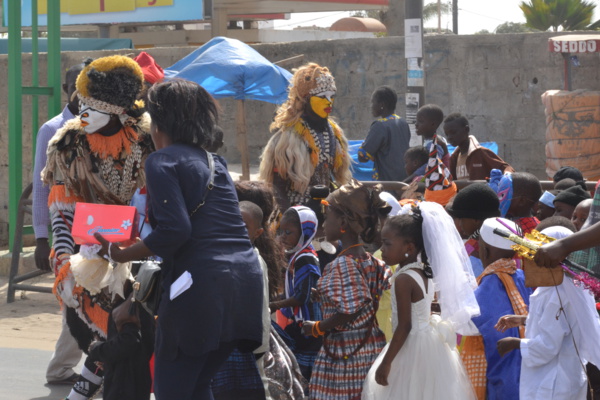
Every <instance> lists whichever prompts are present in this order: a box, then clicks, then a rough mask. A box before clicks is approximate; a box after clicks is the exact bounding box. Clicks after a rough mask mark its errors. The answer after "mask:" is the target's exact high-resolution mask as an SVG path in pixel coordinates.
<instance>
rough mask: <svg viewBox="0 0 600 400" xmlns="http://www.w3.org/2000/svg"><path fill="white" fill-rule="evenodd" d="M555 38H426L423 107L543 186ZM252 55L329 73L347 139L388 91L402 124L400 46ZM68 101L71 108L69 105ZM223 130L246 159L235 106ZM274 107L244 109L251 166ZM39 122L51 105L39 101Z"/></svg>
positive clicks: (3, 136)
mask: <svg viewBox="0 0 600 400" xmlns="http://www.w3.org/2000/svg"><path fill="white" fill-rule="evenodd" d="M554 35H555V34H553V33H535V34H533V33H530V34H506V35H471V36H452V35H441V36H427V37H426V38H425V49H426V50H425V58H424V60H425V68H426V102H428V103H436V104H438V105H440V106H441V107H442V109H443V110H444V112H445V113H446V114H449V113H451V112H461V113H463V114H465V115H466V117H467V118H468V119H469V121H470V125H471V132H472V133H473V134H474V135H476V136H477V137H478V139H479V140H480V141H496V142H498V144H499V153H500V156H501V157H503V158H504V159H506V160H507V161H508V162H510V163H511V164H512V165H513V166H514V167H515V168H516V169H517V170H524V171H529V172H532V173H534V174H535V175H537V176H538V177H540V178H546V176H545V172H544V163H545V156H544V144H545V136H544V134H545V117H544V109H543V105H542V103H541V100H540V95H541V94H542V93H543V92H545V91H546V90H550V89H561V88H563V85H564V82H563V59H562V56H561V55H560V54H553V53H550V52H549V51H548V45H547V40H548V38H549V37H551V36H554ZM253 47H254V48H255V49H256V50H257V51H258V52H260V53H261V54H262V55H263V56H265V57H266V58H267V59H269V60H270V61H273V62H275V61H279V60H283V59H286V58H290V57H293V56H297V55H300V54H304V62H308V61H314V62H317V63H319V64H321V65H325V66H328V67H329V69H330V70H331V71H332V73H333V75H334V76H335V78H336V83H337V88H338V94H337V98H336V102H335V105H334V111H333V116H334V117H335V118H336V119H337V120H338V122H339V123H340V125H341V127H342V128H343V129H344V131H345V132H346V135H347V136H348V137H349V138H350V139H362V138H364V136H365V134H366V132H367V130H368V127H369V125H370V123H371V121H372V117H371V113H370V97H371V93H372V92H373V90H374V89H375V88H377V87H378V86H380V85H389V86H392V87H394V88H396V89H397V90H398V95H399V99H398V109H397V112H398V113H399V114H400V115H404V101H405V100H404V96H403V90H404V87H405V59H404V40H403V38H402V37H387V38H364V39H345V40H324V41H307V42H293V43H269V44H257V45H253ZM194 49H195V48H192V47H169V48H153V49H148V50H147V51H148V52H149V53H151V54H152V55H153V56H154V57H155V58H156V60H157V62H158V63H159V64H160V65H162V66H163V67H168V66H170V65H173V64H174V63H175V62H176V61H178V60H180V59H181V58H183V57H184V56H186V55H187V54H189V53H190V52H192V51H193V50H194ZM130 53H132V51H131V50H123V51H94V52H65V53H63V54H62V61H61V62H62V70H63V71H66V69H67V68H68V67H69V66H71V65H74V64H76V63H78V62H81V61H82V60H83V59H84V58H86V57H93V58H97V57H102V56H105V55H112V54H130ZM598 57H599V55H598V54H597V53H596V54H582V55H579V59H580V62H581V67H579V68H573V88H574V89H580V88H585V89H592V90H600V79H599V76H598V75H599V74H600V69H599V68H598V66H599V60H598ZM39 65H40V67H39V68H40V71H39V72H40V82H41V83H42V84H43V83H44V82H45V79H46V58H45V55H43V54H42V55H41V59H40V64H39ZM23 76H24V84H25V85H28V84H30V82H31V78H30V77H31V56H30V55H27V54H26V55H24V57H23ZM7 80H8V71H7V56H6V55H2V56H0V110H7V106H8V86H7ZM63 100H64V101H66V99H64V96H63ZM219 104H220V106H221V111H222V112H221V120H220V125H221V126H222V127H223V129H224V131H225V147H224V148H223V149H222V150H221V152H220V153H221V154H222V155H223V156H224V157H225V158H226V159H227V160H228V162H229V163H237V162H239V160H240V156H239V152H238V150H237V146H236V137H235V112H236V105H235V102H234V101H233V100H230V99H221V100H219ZM275 110H276V105H274V104H270V103H262V102H258V101H248V102H247V103H246V121H247V133H248V136H249V138H248V143H249V150H250V160H251V162H252V163H254V164H257V163H258V162H259V155H260V153H261V151H262V148H263V147H264V145H265V144H266V142H267V141H268V139H269V137H270V133H269V129H268V127H269V124H270V122H271V119H272V116H273V113H274V112H275ZM30 114H31V102H30V99H29V98H28V97H27V96H25V97H24V104H23V145H24V151H23V186H26V185H27V184H28V183H30V182H31V180H32V176H31V175H32V168H31V143H32V137H33V136H32V132H31V117H30ZM40 115H41V117H40V123H42V122H43V121H44V116H45V115H46V102H45V100H44V98H43V97H41V100H40ZM7 147H8V118H7V115H6V111H5V112H1V111H0V245H5V244H6V242H7V240H8V229H7V221H8V154H7Z"/></svg>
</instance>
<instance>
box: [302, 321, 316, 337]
mask: <svg viewBox="0 0 600 400" xmlns="http://www.w3.org/2000/svg"><path fill="white" fill-rule="evenodd" d="M313 326H315V321H304V322H302V334H303V335H304V336H313V333H312V332H313Z"/></svg>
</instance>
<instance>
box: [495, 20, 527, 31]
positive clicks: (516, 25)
mask: <svg viewBox="0 0 600 400" xmlns="http://www.w3.org/2000/svg"><path fill="white" fill-rule="evenodd" d="M494 32H495V33H525V32H535V29H533V28H530V27H529V26H527V24H525V23H523V22H505V23H503V24H500V25H498V26H497V27H496V29H495V30H494Z"/></svg>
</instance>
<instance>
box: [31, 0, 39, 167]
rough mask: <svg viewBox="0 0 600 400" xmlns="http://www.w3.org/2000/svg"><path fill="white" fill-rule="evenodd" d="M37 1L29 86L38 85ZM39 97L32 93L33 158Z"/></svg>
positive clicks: (34, 7)
mask: <svg viewBox="0 0 600 400" xmlns="http://www.w3.org/2000/svg"><path fill="white" fill-rule="evenodd" d="M38 35H39V33H38V2H37V1H36V0H32V1H31V86H32V87H38V86H39V85H40V75H39V64H40V56H39V52H38ZM39 104H40V103H39V97H38V95H36V94H34V95H33V96H31V133H32V137H33V142H32V145H31V150H32V155H31V159H32V160H35V145H36V139H37V131H38V128H39V126H38V124H39Z"/></svg>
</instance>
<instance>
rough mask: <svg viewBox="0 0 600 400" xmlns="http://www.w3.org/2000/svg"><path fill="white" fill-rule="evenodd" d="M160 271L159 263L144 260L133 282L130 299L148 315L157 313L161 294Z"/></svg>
mask: <svg viewBox="0 0 600 400" xmlns="http://www.w3.org/2000/svg"><path fill="white" fill-rule="evenodd" d="M160 272H161V269H160V263H158V262H156V261H144V262H143V263H142V265H141V266H140V270H139V271H138V274H137V276H136V277H135V282H134V283H133V298H132V301H133V302H134V303H139V304H141V305H142V307H144V308H145V309H146V311H148V313H150V315H156V314H157V313H158V304H159V303H160V295H161V287H160V282H161V276H160Z"/></svg>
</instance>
